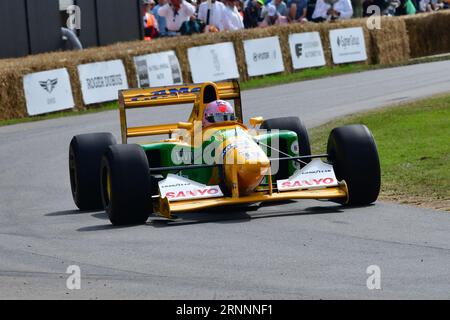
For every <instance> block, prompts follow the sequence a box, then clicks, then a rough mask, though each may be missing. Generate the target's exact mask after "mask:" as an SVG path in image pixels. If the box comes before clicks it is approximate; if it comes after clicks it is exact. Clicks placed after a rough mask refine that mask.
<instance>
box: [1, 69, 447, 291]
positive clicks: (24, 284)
mask: <svg viewBox="0 0 450 320" xmlns="http://www.w3.org/2000/svg"><path fill="white" fill-rule="evenodd" d="M449 84H450V61H445V62H436V63H428V64H420V65H412V66H406V67H398V68H393V69H384V70H376V71H368V72H362V73H357V74H350V75H343V76H337V77H332V78H326V79H319V80H313V81H305V82H300V83H293V84H288V85H282V86H275V87H270V88H264V89H257V90H250V91H245V92H243V95H242V96H243V104H244V114H245V116H246V117H247V119H248V117H249V116H257V115H261V116H264V117H265V118H271V117H278V116H288V115H293V116H300V117H301V118H302V119H303V121H304V122H305V123H306V124H307V126H309V127H312V126H316V125H319V124H321V123H324V122H326V121H329V120H331V119H333V118H336V117H339V116H343V115H347V114H352V113H355V112H359V111H364V110H368V109H374V108H378V107H382V106H385V105H388V104H392V103H397V102H403V101H409V100H414V99H417V98H421V97H425V96H430V95H434V94H438V93H444V92H449V91H450V85H449ZM136 113H137V114H136V118H139V119H140V121H142V120H145V121H146V122H148V123H151V122H154V123H158V122H159V123H161V122H165V121H168V122H170V121H176V120H180V121H181V120H184V119H185V118H186V115H187V113H188V109H186V110H183V111H179V110H177V109H170V112H168V110H167V109H163V110H157V111H152V113H151V114H150V113H148V112H147V113H145V111H138V112H136ZM95 131H110V132H112V133H113V134H114V135H115V136H116V137H117V138H119V136H120V135H119V122H118V112H117V111H109V112H102V113H97V114H89V115H83V116H78V117H68V118H61V119H54V120H47V121H41V122H35V123H25V124H19V125H14V126H7V127H1V128H0V299H17V298H19V299H71V298H72V299H73V298H81V299H127V298H137V299H308V298H312V299H334V298H336V299H347V298H356V299H360V298H373V299H385V298H425V299H428V298H444V299H448V298H450V267H449V266H450V232H449V231H450V215H449V214H448V213H446V212H438V211H434V210H428V209H422V208H416V207H411V206H404V205H397V204H391V203H383V202H377V203H376V204H375V205H372V206H369V207H363V208H351V209H344V208H342V207H340V206H338V205H335V204H333V203H329V202H323V201H314V200H312V201H289V202H285V203H282V204H280V205H277V206H269V205H263V206H252V207H250V208H249V209H248V211H246V212H235V210H234V209H233V208H227V209H223V210H218V211H214V212H210V213H201V214H200V213H193V214H186V215H183V218H184V219H182V220H179V221H177V222H170V223H167V222H165V221H161V219H157V218H153V217H152V218H150V219H149V221H148V223H147V224H146V225H142V226H135V227H126V228H115V227H112V226H111V225H110V223H109V220H108V219H107V217H106V215H105V214H104V213H103V212H89V213H81V212H79V211H77V210H76V208H75V205H74V204H73V201H72V199H71V195H70V187H69V178H68V168H67V166H68V164H67V153H68V145H69V142H70V139H71V138H72V136H73V135H75V134H79V133H86V132H95ZM69 265H78V266H79V267H80V268H81V279H82V280H81V281H82V282H81V289H80V290H68V289H67V287H66V279H67V277H68V276H69V275H68V274H66V273H65V272H66V269H67V267H68V266H69ZM370 265H377V266H379V267H380V270H381V290H369V289H368V288H367V286H366V280H367V278H368V277H369V275H368V274H367V273H366V269H367V267H368V266H370Z"/></svg>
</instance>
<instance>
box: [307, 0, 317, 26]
mask: <svg viewBox="0 0 450 320" xmlns="http://www.w3.org/2000/svg"><path fill="white" fill-rule="evenodd" d="M316 2H317V0H308V6H307V8H306V20H308V21H312V15H313V13H314V9H315V8H316Z"/></svg>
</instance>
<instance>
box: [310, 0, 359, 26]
mask: <svg viewBox="0 0 450 320" xmlns="http://www.w3.org/2000/svg"><path fill="white" fill-rule="evenodd" d="M352 15H353V8H352V4H351V2H350V0H317V3H316V9H315V10H314V13H313V15H312V18H313V21H315V22H320V21H329V20H341V19H349V18H351V17H352Z"/></svg>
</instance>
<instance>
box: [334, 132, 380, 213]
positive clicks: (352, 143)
mask: <svg viewBox="0 0 450 320" xmlns="http://www.w3.org/2000/svg"><path fill="white" fill-rule="evenodd" d="M327 153H328V161H329V162H330V163H331V164H332V165H333V168H334V171H335V174H336V178H337V179H338V180H345V182H346V183H347V187H348V191H349V199H348V202H347V203H346V204H347V205H368V204H370V203H372V202H375V201H376V200H377V198H378V194H379V193H380V184H381V170H380V160H379V157H378V150H377V146H376V144H375V140H374V138H373V135H372V133H371V132H370V130H369V129H368V128H367V127H366V126H364V125H357V124H356V125H349V126H344V127H339V128H335V129H333V130H332V131H331V133H330V136H329V138H328V145H327Z"/></svg>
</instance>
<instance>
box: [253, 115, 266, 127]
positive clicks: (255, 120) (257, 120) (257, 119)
mask: <svg viewBox="0 0 450 320" xmlns="http://www.w3.org/2000/svg"><path fill="white" fill-rule="evenodd" d="M263 122H264V118H263V117H254V118H250V125H251V126H252V127H253V128H255V127H256V126H257V125H260V124H261V123H263Z"/></svg>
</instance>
